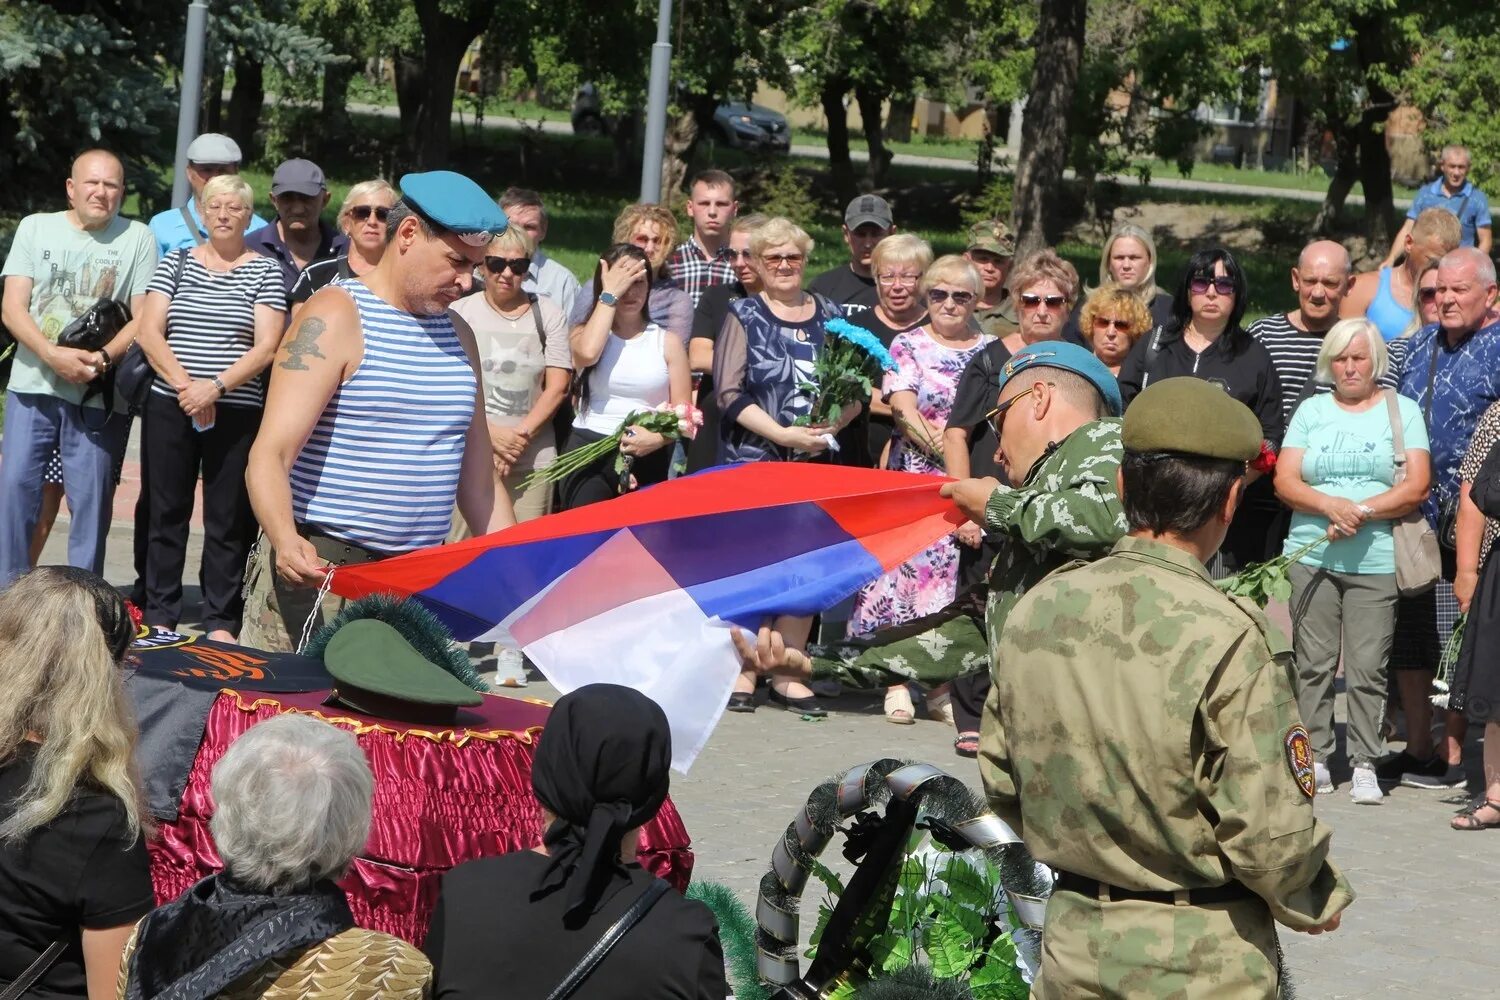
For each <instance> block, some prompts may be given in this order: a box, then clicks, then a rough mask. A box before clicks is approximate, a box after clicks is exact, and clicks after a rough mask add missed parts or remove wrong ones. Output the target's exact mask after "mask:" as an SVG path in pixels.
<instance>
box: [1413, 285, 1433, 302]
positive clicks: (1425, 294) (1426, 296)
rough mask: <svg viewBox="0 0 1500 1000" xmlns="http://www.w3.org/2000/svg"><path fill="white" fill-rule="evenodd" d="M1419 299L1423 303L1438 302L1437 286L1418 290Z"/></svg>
mask: <svg viewBox="0 0 1500 1000" xmlns="http://www.w3.org/2000/svg"><path fill="white" fill-rule="evenodd" d="M1417 298H1418V299H1420V300H1422V301H1423V302H1436V301H1437V286H1436V285H1434V286H1432V287H1431V288H1419V289H1417Z"/></svg>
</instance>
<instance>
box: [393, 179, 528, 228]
mask: <svg viewBox="0 0 1500 1000" xmlns="http://www.w3.org/2000/svg"><path fill="white" fill-rule="evenodd" d="M401 198H402V200H403V201H405V202H406V203H407V204H409V205H411V206H412V207H413V208H415V209H416V210H417V211H419V212H421V213H422V214H423V215H425V216H426V217H427V218H429V219H431V220H432V221H433V222H436V223H437V224H438V225H440V226H442V227H443V228H444V229H447V230H450V231H452V232H454V233H456V234H458V236H459V237H461V238H462V239H463V241H464V242H465V243H469V244H471V245H473V246H484V245H485V244H488V243H489V241H490V240H491V239H493V238H494V237H495V236H497V235H499V234H500V233H503V232H505V227H506V225H507V222H506V219H505V213H504V212H502V211H500V206H498V205H496V204H495V202H494V199H492V198H491V197H490V196H489V195H487V194H485V193H484V188H482V187H480V186H479V185H478V184H475V183H474V182H473V181H471V180H469V178H467V177H465V176H464V175H463V174H456V173H454V172H453V171H451V170H429V171H428V172H427V173H425V174H407V175H406V176H405V177H403V178H401Z"/></svg>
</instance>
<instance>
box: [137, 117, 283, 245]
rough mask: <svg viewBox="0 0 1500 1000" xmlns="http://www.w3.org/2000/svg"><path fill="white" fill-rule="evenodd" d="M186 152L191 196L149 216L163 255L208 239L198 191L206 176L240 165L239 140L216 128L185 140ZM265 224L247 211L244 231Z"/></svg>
mask: <svg viewBox="0 0 1500 1000" xmlns="http://www.w3.org/2000/svg"><path fill="white" fill-rule="evenodd" d="M187 156H188V164H187V179H188V186H189V187H191V188H192V189H193V196H192V197H191V198H189V199H188V203H187V204H186V205H183V206H182V207H181V208H169V209H167V210H166V211H165V212H158V213H156V214H155V215H153V216H152V217H151V222H150V226H151V233H152V235H153V236H155V237H156V248H157V250H158V251H159V252H160V255H161V256H163V257H165V256H166V255H167V254H169V253H171V252H172V251H173V250H181V249H184V248H186V247H191V246H194V245H196V244H198V243H206V242H208V233H207V232H206V231H205V230H204V228H203V217H202V216H201V215H199V214H198V195H199V194H201V193H202V192H203V185H205V184H207V183H208V182H209V179H210V178H213V177H217V176H219V175H220V174H233V173H238V172H239V169H240V147H239V143H237V142H235V141H234V140H233V139H231V138H229V136H227V135H220V134H219V133H217V132H205V133H203V134H202V135H200V136H199V137H198V138H196V139H194V140H193V141H192V142H191V143H189V144H188V148H187ZM265 224H266V220H265V219H262V218H261V217H260V216H258V215H251V216H250V225H249V228H248V229H247V230H246V232H254V231H255V230H257V229H259V228H260V227H261V226H264V225H265Z"/></svg>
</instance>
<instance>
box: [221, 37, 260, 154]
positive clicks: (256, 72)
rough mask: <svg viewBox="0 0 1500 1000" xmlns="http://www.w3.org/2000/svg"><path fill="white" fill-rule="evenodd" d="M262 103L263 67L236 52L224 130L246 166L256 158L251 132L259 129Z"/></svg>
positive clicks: (252, 59)
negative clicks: (235, 143) (232, 82)
mask: <svg viewBox="0 0 1500 1000" xmlns="http://www.w3.org/2000/svg"><path fill="white" fill-rule="evenodd" d="M265 101H266V82H265V67H264V66H263V65H262V64H261V61H260V60H259V59H257V58H255V57H254V56H251V55H250V54H249V53H247V52H244V51H240V50H236V51H235V53H234V92H233V93H231V94H230V95H229V109H228V111H227V113H226V114H225V116H224V129H225V131H226V133H227V134H228V135H229V137H230V138H231V139H233V140H234V141H235V142H237V143H239V146H240V152H241V154H243V155H244V157H245V162H246V163H250V162H253V161H254V160H255V157H256V154H255V152H254V150H255V130H256V128H257V127H258V126H259V125H260V112H261V108H262V107H263V106H264V104H265Z"/></svg>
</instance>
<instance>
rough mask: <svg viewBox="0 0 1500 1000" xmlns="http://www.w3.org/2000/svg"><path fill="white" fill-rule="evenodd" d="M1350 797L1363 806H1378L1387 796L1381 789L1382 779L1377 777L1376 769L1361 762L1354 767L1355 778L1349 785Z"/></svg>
mask: <svg viewBox="0 0 1500 1000" xmlns="http://www.w3.org/2000/svg"><path fill="white" fill-rule="evenodd" d="M1349 797H1350V798H1351V799H1353V800H1354V801H1355V802H1356V803H1357V804H1359V805H1362V806H1378V805H1380V800H1381V799H1383V798H1385V795H1384V793H1382V792H1381V790H1380V781H1379V780H1378V779H1377V778H1376V777H1375V769H1374V768H1373V767H1371V766H1370V765H1368V764H1361V765H1359V766H1358V767H1356V768H1355V769H1354V780H1353V781H1352V782H1351V783H1350V785H1349Z"/></svg>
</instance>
